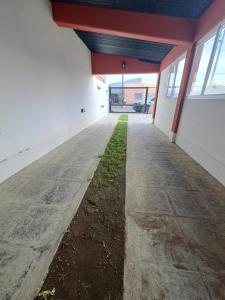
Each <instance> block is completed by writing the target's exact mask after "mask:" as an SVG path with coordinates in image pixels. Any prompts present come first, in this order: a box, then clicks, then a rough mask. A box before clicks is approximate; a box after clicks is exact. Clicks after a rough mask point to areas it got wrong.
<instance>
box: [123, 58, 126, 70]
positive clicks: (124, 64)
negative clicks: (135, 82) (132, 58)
mask: <svg viewBox="0 0 225 300" xmlns="http://www.w3.org/2000/svg"><path fill="white" fill-rule="evenodd" d="M125 68H126V62H125V60H124V61H122V70H124V69H125Z"/></svg>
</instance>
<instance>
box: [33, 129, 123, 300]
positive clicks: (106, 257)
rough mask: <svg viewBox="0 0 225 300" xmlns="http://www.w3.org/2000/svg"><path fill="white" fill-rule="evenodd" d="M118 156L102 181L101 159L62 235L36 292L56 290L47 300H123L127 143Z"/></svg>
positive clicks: (105, 166)
mask: <svg viewBox="0 0 225 300" xmlns="http://www.w3.org/2000/svg"><path fill="white" fill-rule="evenodd" d="M125 134H126V132H125ZM123 141H124V137H123ZM109 145H110V144H109ZM118 145H119V144H118ZM119 146H120V147H121V145H119ZM114 150H115V149H114ZM121 151H122V152H123V155H122V160H121V161H120V164H118V165H117V168H115V169H113V170H114V172H113V174H109V175H110V176H108V175H107V176H108V178H106V177H107V176H104V178H102V177H101V174H103V173H104V172H105V170H106V169H107V159H108V158H107V157H105V159H102V160H103V163H102V164H101V162H100V164H99V167H98V169H97V171H96V173H95V176H94V178H95V177H96V178H97V180H92V182H91V184H90V186H89V188H88V190H87V192H86V194H85V196H84V198H83V200H82V202H81V205H80V207H79V209H78V211H77V214H76V216H75V217H74V219H73V220H72V222H71V224H70V226H69V228H68V230H67V231H66V233H65V235H64V238H63V240H62V242H61V244H60V246H59V248H58V251H57V253H56V255H55V257H54V259H53V262H52V264H51V266H50V269H49V273H48V275H47V278H46V280H45V282H44V284H43V286H42V289H41V291H45V290H52V289H53V288H55V295H54V296H53V297H52V298H50V299H54V300H78V299H79V300H83V299H85V300H88V299H91V300H122V298H123V266H124V244H125V212H124V209H125V208H124V206H125V161H126V155H125V154H124V153H125V151H126V144H125V148H124V149H122V150H121ZM108 155H109V150H108V152H107V156H108ZM120 158H121V157H120ZM102 171H103V172H102ZM96 174H97V176H96ZM104 175H105V174H104ZM99 178H100V179H101V180H99ZM35 299H38V300H40V299H43V298H41V297H36V298H35Z"/></svg>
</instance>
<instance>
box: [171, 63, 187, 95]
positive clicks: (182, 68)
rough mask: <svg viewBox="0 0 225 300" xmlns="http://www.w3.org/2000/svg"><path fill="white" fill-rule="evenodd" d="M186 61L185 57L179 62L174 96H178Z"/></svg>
mask: <svg viewBox="0 0 225 300" xmlns="http://www.w3.org/2000/svg"><path fill="white" fill-rule="evenodd" d="M184 63H185V58H183V59H182V60H180V61H179V62H178V67H177V74H176V79H175V85H174V92H173V94H174V96H178V94H179V90H180V84H181V79H182V75H183V70H184Z"/></svg>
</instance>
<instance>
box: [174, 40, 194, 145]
mask: <svg viewBox="0 0 225 300" xmlns="http://www.w3.org/2000/svg"><path fill="white" fill-rule="evenodd" d="M194 50H195V44H192V45H191V46H190V47H189V48H188V50H187V54H186V59H185V64H184V70H183V76H182V79H181V84H180V91H179V94H178V97H177V105H176V110H175V113H174V117H173V125H172V129H171V134H170V136H169V139H170V141H171V142H172V143H174V142H175V140H176V134H177V130H178V126H179V123H180V118H181V113H182V109H183V105H184V99H185V95H186V89H187V85H188V80H189V76H190V72H191V66H192V61H193V57H194Z"/></svg>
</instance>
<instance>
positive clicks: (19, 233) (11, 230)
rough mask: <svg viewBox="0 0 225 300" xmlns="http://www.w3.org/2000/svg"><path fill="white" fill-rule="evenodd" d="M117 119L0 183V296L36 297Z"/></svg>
mask: <svg viewBox="0 0 225 300" xmlns="http://www.w3.org/2000/svg"><path fill="white" fill-rule="evenodd" d="M117 119H118V115H108V116H107V117H105V118H103V119H102V120H100V121H99V122H96V123H95V124H93V125H91V126H89V127H87V128H86V129H85V130H83V131H82V132H81V133H79V134H78V135H76V136H74V137H73V138H72V139H71V140H69V141H68V142H66V143H64V144H62V145H61V146H59V147H58V148H56V149H55V150H53V151H51V152H50V153H48V154H47V155H45V156H44V157H42V158H41V159H39V160H38V161H36V162H34V163H33V164H31V165H30V166H28V167H27V168H25V169H24V170H22V171H21V172H19V173H17V174H16V175H14V176H12V177H11V178H10V179H9V180H7V181H5V182H4V183H2V184H1V185H0V299H1V300H8V299H10V300H12V299H13V300H14V299H16V300H22V299H23V300H31V299H33V297H34V296H35V295H36V293H37V291H38V290H39V288H40V287H41V284H42V281H43V280H44V277H45V275H46V273H47V271H48V267H49V265H50V263H51V261H52V259H53V256H54V253H55V251H56V250H57V247H58V245H59V243H60V241H61V239H62V236H63V233H64V231H65V230H66V229H67V227H68V225H69V224H70V221H71V220H72V218H73V216H74V215H75V213H76V211H77V208H78V206H79V204H80V202H81V200H82V198H83V196H84V193H85V192H86V189H87V187H88V185H89V183H90V180H91V178H92V176H93V174H94V171H95V169H96V168H97V165H98V163H99V161H100V158H99V156H100V155H101V154H102V153H104V150H105V147H106V145H107V143H108V141H109V139H110V137H111V135H112V132H113V129H114V127H115V124H116V122H117Z"/></svg>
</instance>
